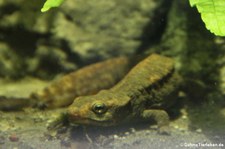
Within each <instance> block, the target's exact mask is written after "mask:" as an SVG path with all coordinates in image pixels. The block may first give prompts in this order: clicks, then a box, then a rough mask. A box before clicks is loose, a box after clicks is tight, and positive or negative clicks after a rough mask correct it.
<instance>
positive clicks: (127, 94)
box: [67, 54, 180, 130]
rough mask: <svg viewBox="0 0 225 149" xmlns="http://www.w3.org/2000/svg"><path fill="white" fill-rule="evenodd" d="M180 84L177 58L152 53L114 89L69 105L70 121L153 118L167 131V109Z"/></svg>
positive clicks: (105, 123)
mask: <svg viewBox="0 0 225 149" xmlns="http://www.w3.org/2000/svg"><path fill="white" fill-rule="evenodd" d="M179 84H180V77H179V75H178V74H177V73H176V72H174V63H173V60H172V59H170V58H168V57H164V56H159V55H157V54H153V55H150V56H148V57H147V58H146V59H144V60H143V61H141V62H140V63H138V64H137V65H136V66H135V67H134V68H133V69H132V70H131V71H130V72H129V73H128V74H127V75H126V76H125V77H124V78H123V79H122V80H121V81H120V82H119V83H118V84H116V85H115V86H114V87H112V88H111V89H108V90H102V91H100V92H99V93H97V94H96V95H90V96H81V97H78V98H76V99H75V100H74V102H73V104H72V105H70V106H69V108H68V112H67V113H68V117H69V121H70V122H71V123H75V124H86V125H99V126H111V125H117V124H119V123H124V122H130V121H141V120H150V119H153V120H155V121H156V122H157V123H158V125H159V127H160V130H163V128H164V126H167V125H168V122H169V117H168V115H167V113H166V111H164V110H165V109H167V108H168V107H170V106H171V105H172V104H173V103H174V101H175V99H176V95H177V90H178V87H179Z"/></svg>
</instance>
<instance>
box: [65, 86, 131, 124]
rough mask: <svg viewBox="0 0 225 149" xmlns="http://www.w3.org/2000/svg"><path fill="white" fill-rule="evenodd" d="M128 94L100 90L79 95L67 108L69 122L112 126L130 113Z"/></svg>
mask: <svg viewBox="0 0 225 149" xmlns="http://www.w3.org/2000/svg"><path fill="white" fill-rule="evenodd" d="M129 101H130V100H129V97H128V96H123V95H115V94H113V93H111V92H109V91H106V90H105V91H101V92H99V93H98V94H96V95H92V96H81V97H78V98H76V99H75V100H74V102H73V104H72V105H70V107H69V108H68V117H69V121H70V122H71V123H75V124H84V125H96V126H112V125H116V124H118V123H119V122H121V121H122V120H123V119H124V118H125V117H126V116H127V115H129V113H131V108H130V102H129Z"/></svg>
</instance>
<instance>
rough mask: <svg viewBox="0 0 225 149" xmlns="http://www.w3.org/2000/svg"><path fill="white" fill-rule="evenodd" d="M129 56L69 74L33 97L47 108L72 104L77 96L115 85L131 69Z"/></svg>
mask: <svg viewBox="0 0 225 149" xmlns="http://www.w3.org/2000/svg"><path fill="white" fill-rule="evenodd" d="M131 66H132V65H131V63H130V62H129V59H128V58H127V57H117V58H112V59H109V60H106V61H103V62H98V63H96V64H92V65H89V66H86V67H84V68H82V69H79V70H77V71H75V72H72V73H70V74H67V75H65V76H63V77H62V78H60V79H59V80H57V81H55V82H54V83H52V84H50V85H49V86H48V87H46V88H45V89H44V90H42V91H40V92H37V93H33V94H31V98H32V99H35V100H37V101H38V102H39V104H40V103H41V105H43V104H44V106H45V107H46V108H57V107H64V106H68V105H70V104H71V103H72V102H73V100H74V99H75V97H78V96H82V95H90V94H95V93H97V92H98V91H99V90H101V89H107V88H110V87H112V86H113V85H115V84H116V83H117V82H118V81H119V80H120V79H121V78H123V77H124V76H125V74H126V73H127V72H128V71H129V69H130V67H131Z"/></svg>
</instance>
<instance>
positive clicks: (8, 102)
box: [0, 96, 33, 111]
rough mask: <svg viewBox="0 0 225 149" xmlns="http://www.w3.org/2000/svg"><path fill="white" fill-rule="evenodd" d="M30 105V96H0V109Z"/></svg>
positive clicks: (13, 108)
mask: <svg viewBox="0 0 225 149" xmlns="http://www.w3.org/2000/svg"><path fill="white" fill-rule="evenodd" d="M32 105H33V102H32V100H31V99H30V98H19V97H18V98H17V97H5V96H0V110H3V111H16V110H22V109H23V108H25V107H29V106H32Z"/></svg>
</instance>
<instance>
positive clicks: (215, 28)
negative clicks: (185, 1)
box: [190, 0, 225, 36]
mask: <svg viewBox="0 0 225 149" xmlns="http://www.w3.org/2000/svg"><path fill="white" fill-rule="evenodd" d="M190 5H191V6H192V7H193V6H196V7H197V9H198V11H199V12H200V13H201V17H202V20H203V21H204V22H205V25H206V28H207V29H208V30H210V31H211V32H212V33H214V34H215V35H218V36H225V0H190Z"/></svg>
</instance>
